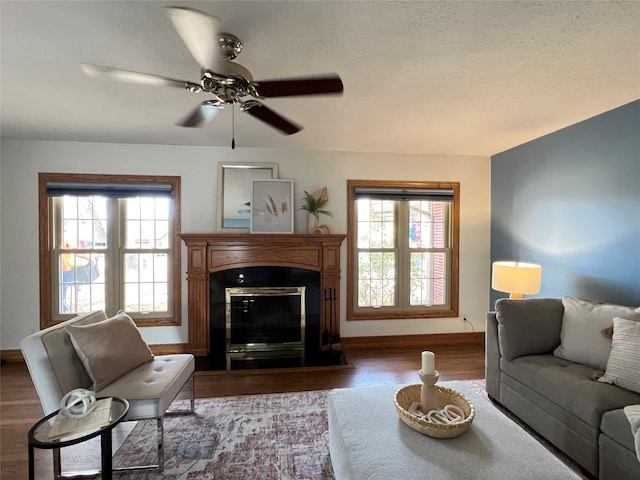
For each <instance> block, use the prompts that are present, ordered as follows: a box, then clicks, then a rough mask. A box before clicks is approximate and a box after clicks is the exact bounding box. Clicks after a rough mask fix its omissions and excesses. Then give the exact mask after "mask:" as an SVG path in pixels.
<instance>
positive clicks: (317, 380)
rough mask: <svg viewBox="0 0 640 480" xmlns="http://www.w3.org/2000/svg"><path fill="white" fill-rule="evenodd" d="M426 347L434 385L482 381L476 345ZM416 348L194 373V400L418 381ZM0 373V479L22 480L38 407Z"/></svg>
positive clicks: (39, 466) (20, 368)
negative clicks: (332, 362)
mask: <svg viewBox="0 0 640 480" xmlns="http://www.w3.org/2000/svg"><path fill="white" fill-rule="evenodd" d="M430 348H431V350H432V351H433V352H434V353H435V355H436V370H438V372H439V374H440V381H446V380H470V379H478V378H484V351H483V349H482V345H481V344H467V345H459V346H455V347H452V346H434V347H430ZM421 350H422V348H420V347H400V346H391V347H381V346H375V347H372V346H362V345H358V346H351V347H349V348H345V354H346V356H347V358H348V360H349V362H350V366H346V367H325V368H321V367H320V368H315V369H297V370H293V369H287V370H281V371H274V370H269V371H255V370H252V371H246V372H238V371H236V372H229V373H226V372H197V373H196V376H195V388H196V397H198V398H208V397H220V396H229V395H247V394H257V393H276V392H290V391H302V390H324V389H331V388H346V387H356V386H364V385H374V384H384V383H386V384H407V383H418V382H419V378H418V370H419V369H420V352H421ZM0 373H1V389H0V478H3V479H7V480H8V479H14V480H19V479H26V478H27V477H28V468H27V432H28V431H29V428H30V427H31V426H32V425H33V424H34V423H35V422H36V421H38V420H39V419H40V418H41V417H42V408H41V406H40V402H39V400H38V396H37V394H36V391H35V388H34V387H33V384H32V383H31V379H30V377H29V373H28V371H27V369H26V367H25V365H24V364H22V363H13V362H9V363H5V364H4V365H2V367H1V372H0ZM36 454H37V455H36V471H37V472H38V474H39V475H40V474H42V475H41V476H39V477H37V478H51V475H52V474H51V473H49V476H45V475H46V474H47V473H48V472H51V471H52V469H51V456H50V453H49V452H47V451H37V452H36ZM122 478H126V476H125V477H122Z"/></svg>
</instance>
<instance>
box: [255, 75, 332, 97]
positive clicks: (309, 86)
mask: <svg viewBox="0 0 640 480" xmlns="http://www.w3.org/2000/svg"><path fill="white" fill-rule="evenodd" d="M256 83H257V86H256V89H257V91H258V93H259V94H260V95H261V96H263V97H267V98H269V97H290V96H294V95H323V94H328V93H342V91H343V90H344V86H343V85H342V80H341V79H340V77H339V76H338V75H327V76H322V77H305V78H290V79H284V80H266V81H259V82H256Z"/></svg>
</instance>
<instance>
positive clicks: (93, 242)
mask: <svg viewBox="0 0 640 480" xmlns="http://www.w3.org/2000/svg"><path fill="white" fill-rule="evenodd" d="M62 227H63V238H62V245H61V247H62V248H106V247H107V199H106V198H104V197H96V196H92V197H74V196H68V195H67V196H64V197H63V201H62Z"/></svg>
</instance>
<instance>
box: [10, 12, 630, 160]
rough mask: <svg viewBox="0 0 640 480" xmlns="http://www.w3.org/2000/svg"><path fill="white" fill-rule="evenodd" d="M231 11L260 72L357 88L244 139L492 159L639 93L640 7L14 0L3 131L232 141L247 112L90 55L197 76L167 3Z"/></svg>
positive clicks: (247, 131) (250, 127)
mask: <svg viewBox="0 0 640 480" xmlns="http://www.w3.org/2000/svg"><path fill="white" fill-rule="evenodd" d="M166 5H179V6H190V7H193V8H196V9H199V10H202V11H205V12H207V13H210V14H213V15H216V16H217V17H219V18H220V20H221V22H222V29H223V30H224V31H228V32H230V33H233V34H235V35H236V36H238V37H239V38H240V39H241V40H242V42H243V43H244V50H243V52H242V53H241V54H240V56H239V57H238V58H237V59H236V62H237V63H240V64H242V65H244V66H245V67H247V68H248V69H249V70H250V71H251V72H252V73H253V76H254V78H255V79H257V80H260V79H262V80H266V79H273V78H281V77H285V78H286V77H295V76H304V75H312V74H318V73H328V72H336V73H338V74H339V75H340V76H341V77H342V79H343V82H344V86H345V91H344V94H343V95H342V96H338V97H335V96H331V97H296V98H274V99H269V100H266V101H265V104H266V105H268V106H269V107H270V108H272V109H274V110H276V111H277V112H279V113H281V114H282V115H284V116H285V117H287V118H289V119H291V120H293V121H294V122H296V123H299V124H301V125H303V126H304V127H305V129H304V130H303V131H302V132H300V133H298V134H296V135H292V136H283V135H281V134H280V133H278V132H277V131H275V130H273V129H271V128H270V127H268V126H265V125H264V124H262V123H261V122H258V121H257V120H256V119H254V118H252V117H250V116H249V115H247V114H245V113H240V112H236V115H235V117H236V119H235V136H236V143H237V145H238V147H260V148H278V149H307V150H334V151H360V152H398V153H432V154H450V155H492V154H495V153H498V152H501V151H504V150H506V149H509V148H511V147H514V146H516V145H519V144H522V143H524V142H526V141H529V140H532V139H534V138H538V137H540V136H542V135H545V134H547V133H550V132H553V131H555V130H558V129H560V128H563V127H565V126H567V125H571V124H573V123H576V122H578V121H581V120H584V119H586V118H589V117H591V116H594V115H597V114H600V113H602V112H605V111H607V110H610V109H612V108H616V107H618V106H620V105H623V104H625V103H628V102H630V101H633V100H636V99H638V98H640V53H639V52H640V2H636V1H631V2H609V1H596V2H581V1H571V2H569V1H561V2H555V1H544V2H530V1H517V2H508V1H499V2H487V1H474V2H461V1H447V2H431V1H429V2H427V1H420V2H417V1H416V2H414V1H405V2H390V1H383V2H371V1H285V2H276V1H255V2H250V1H233V2H217V1H195V2H160V1H112V2H101V1H80V2H79V1H64V2H63V1H42V2H39V1H22V0H21V1H7V0H2V1H1V2H0V15H1V30H0V40H1V43H0V48H1V50H0V54H1V58H0V59H1V98H0V100H1V103H0V110H1V125H0V128H1V130H0V133H1V134H2V137H3V138H21V139H45V140H72V141H95V142H120V143H145V144H177V145H215V146H228V145H230V141H231V134H232V109H231V108H227V109H225V110H223V111H222V112H220V114H219V115H218V116H217V117H216V118H215V119H214V120H213V121H212V122H210V123H209V124H207V125H206V126H204V127H203V128H193V129H187V128H183V127H178V126H175V122H177V121H178V120H180V119H182V118H183V117H184V116H185V115H186V114H187V113H188V112H189V111H191V110H192V109H193V108H194V107H195V106H196V105H198V104H199V103H200V102H201V101H203V100H204V99H205V98H204V97H203V96H204V95H206V94H204V93H201V94H198V95H196V94H191V93H188V92H186V91H182V90H178V89H171V88H165V87H143V86H139V85H131V84H124V83H117V82H113V81H109V80H104V79H95V78H89V77H87V76H86V75H84V74H83V72H82V71H81V69H80V63H81V62H91V63H97V64H104V65H110V66H115V67H121V68H125V69H131V70H137V71H142V72H147V73H154V74H159V75H164V76H168V77H173V78H179V79H184V80H191V81H198V77H199V67H198V65H197V63H196V62H195V60H194V59H193V58H192V57H191V55H190V54H189V52H188V51H187V49H186V48H185V46H184V44H183V43H182V41H181V40H180V38H179V37H178V35H177V33H176V31H175V29H174V28H173V26H172V24H171V22H170V21H169V19H168V17H167V14H166V11H165V9H164V8H163V6H166Z"/></svg>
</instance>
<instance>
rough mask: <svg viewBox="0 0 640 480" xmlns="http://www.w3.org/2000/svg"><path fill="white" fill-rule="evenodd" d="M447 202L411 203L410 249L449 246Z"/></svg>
mask: <svg viewBox="0 0 640 480" xmlns="http://www.w3.org/2000/svg"><path fill="white" fill-rule="evenodd" d="M446 216H447V203H446V202H431V201H426V200H423V201H410V202H409V247H410V248H444V247H447V246H448V238H447V237H446V231H445V225H446Z"/></svg>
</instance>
